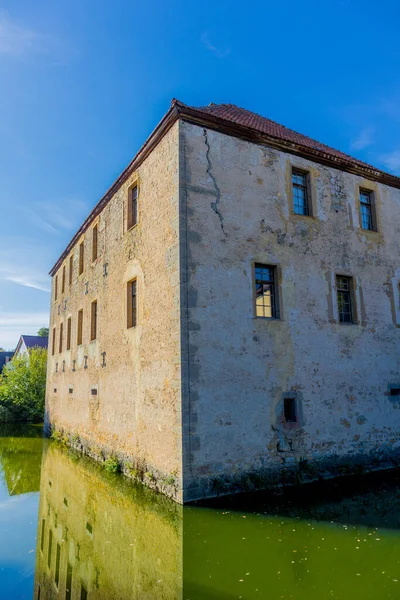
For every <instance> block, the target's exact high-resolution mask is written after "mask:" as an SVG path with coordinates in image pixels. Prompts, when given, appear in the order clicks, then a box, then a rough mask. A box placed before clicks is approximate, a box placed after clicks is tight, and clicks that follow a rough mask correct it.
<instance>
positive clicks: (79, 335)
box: [76, 308, 83, 346]
mask: <svg viewBox="0 0 400 600" xmlns="http://www.w3.org/2000/svg"><path fill="white" fill-rule="evenodd" d="M82 344H83V308H81V309H80V310H78V319H77V328H76V345H77V346H82Z"/></svg>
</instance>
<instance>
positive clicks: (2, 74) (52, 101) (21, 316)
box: [0, 0, 400, 348]
mask: <svg viewBox="0 0 400 600" xmlns="http://www.w3.org/2000/svg"><path fill="white" fill-rule="evenodd" d="M399 18H400V6H399V3H398V2H397V1H395V0H383V1H382V2H381V3H379V4H377V3H376V2H375V1H374V2H372V1H371V0H337V1H336V2H321V1H320V0H318V1H317V0H303V1H302V2H298V1H296V2H295V1H294V0H287V2H279V3H277V2H275V1H274V2H271V1H269V0H263V1H258V0H253V2H251V3H248V4H246V3H243V2H240V3H239V2H234V1H231V2H228V1H225V0H223V1H219V0H214V1H213V2H210V1H209V0H203V1H202V2H190V3H188V2H184V1H183V0H177V1H175V2H174V1H173V0H170V1H169V2H165V1H161V0H147V1H146V2H142V1H140V2H135V1H132V0H130V1H128V0H114V1H113V2H111V1H110V0H96V1H94V0H68V2H54V0H35V2H32V1H31V0H6V1H2V0H0V209H1V212H0V215H1V216H0V239H1V251H0V346H3V347H6V348H13V347H14V346H15V345H16V343H17V341H18V338H19V335H20V334H31V333H36V331H37V329H38V328H39V327H40V326H42V325H46V324H47V322H48V312H49V292H48V290H49V288H50V280H49V277H48V271H49V269H50V268H51V266H52V265H53V264H54V262H55V261H56V259H57V258H58V256H59V255H60V254H61V252H62V250H63V249H64V247H65V246H66V244H67V243H68V241H69V240H70V238H71V237H72V235H73V234H74V232H75V231H76V229H77V228H78V226H79V225H80V223H81V222H82V220H83V219H84V217H85V216H86V215H87V214H88V213H89V212H90V210H91V208H92V207H93V206H94V205H95V204H96V203H97V201H98V200H99V199H100V197H101V196H102V195H103V193H104V192H105V191H106V189H107V188H108V187H109V186H110V184H111V183H112V182H113V180H114V179H115V178H116V177H117V175H118V174H119V173H120V172H121V170H122V169H123V168H124V167H125V166H126V164H127V163H128V162H129V161H130V159H131V158H132V157H133V155H134V154H135V153H136V151H137V149H138V148H139V147H140V146H141V144H142V143H143V141H144V140H145V138H146V137H147V136H148V134H149V133H150V131H151V130H152V129H153V127H154V126H155V125H156V123H157V122H158V121H159V119H160V118H161V117H162V115H163V114H164V112H166V110H167V109H168V107H169V105H170V101H171V98H173V97H176V98H178V99H180V100H182V101H183V102H186V103H187V104H191V105H204V104H209V103H210V102H216V103H219V102H230V103H233V104H237V105H239V106H243V107H245V108H248V109H250V110H254V111H256V112H258V113H261V114H262V115H264V116H267V117H269V118H271V119H274V120H276V121H278V122H280V123H283V124H284V125H286V126H288V127H291V128H293V129H295V130H297V131H300V132H302V133H305V134H307V135H310V136H311V137H314V138H316V139H317V140H319V141H321V142H324V143H327V144H329V145H331V146H333V147H336V148H338V149H340V150H343V151H345V152H349V153H351V154H353V155H355V156H357V157H359V158H361V159H363V160H365V161H367V162H370V163H372V164H374V165H376V166H378V167H380V168H383V169H385V170H388V171H390V172H393V173H396V174H399V175H400V69H399V64H400V60H399V59H400V44H399V43H398V29H399Z"/></svg>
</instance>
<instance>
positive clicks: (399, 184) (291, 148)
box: [180, 105, 400, 189]
mask: <svg viewBox="0 0 400 600" xmlns="http://www.w3.org/2000/svg"><path fill="white" fill-rule="evenodd" d="M180 118H181V119H183V120H185V121H188V122H190V123H193V124H195V125H200V126H207V127H208V128H209V129H214V130H215V131H219V132H221V133H226V134H227V135H231V136H234V137H238V138H241V139H244V140H246V141H249V142H253V143H257V144H266V145H268V146H271V147H274V148H276V149H278V150H283V151H284V152H288V153H290V154H295V155H298V156H302V157H303V158H307V159H309V160H313V161H315V162H318V163H321V164H325V165H328V166H331V167H333V168H335V169H340V170H343V171H346V172H348V173H352V174H354V175H359V176H361V177H367V178H368V179H371V180H373V181H377V182H379V183H383V184H385V185H389V186H391V187H394V188H397V189H400V177H396V176H395V175H391V174H390V173H385V172H384V171H381V170H379V169H374V168H373V167H368V166H367V165H366V166H363V165H359V164H357V163H354V162H353V161H352V160H351V158H350V157H349V159H345V158H340V157H338V156H335V155H333V154H330V153H329V152H325V151H322V150H318V149H314V148H309V147H308V146H304V145H302V144H297V143H295V142H289V141H286V140H283V139H281V138H278V137H274V136H272V135H268V134H266V133H262V132H260V131H257V130H255V129H251V128H249V127H247V126H245V125H239V124H237V123H233V122H232V121H228V120H227V119H223V118H221V117H217V116H215V115H212V114H207V113H204V112H202V111H198V110H196V109H194V108H192V107H189V106H185V105H181V109H180Z"/></svg>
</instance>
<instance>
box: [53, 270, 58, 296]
mask: <svg viewBox="0 0 400 600" xmlns="http://www.w3.org/2000/svg"><path fill="white" fill-rule="evenodd" d="M57 298H58V275H56V278H55V280H54V300H57Z"/></svg>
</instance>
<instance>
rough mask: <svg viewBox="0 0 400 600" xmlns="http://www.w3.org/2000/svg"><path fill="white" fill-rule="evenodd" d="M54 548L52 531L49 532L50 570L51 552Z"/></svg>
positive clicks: (49, 564) (48, 558)
mask: <svg viewBox="0 0 400 600" xmlns="http://www.w3.org/2000/svg"><path fill="white" fill-rule="evenodd" d="M52 547H53V531H52V530H51V529H50V531H49V548H48V551H47V566H48V567H49V569H50V567H51V550H52Z"/></svg>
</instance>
